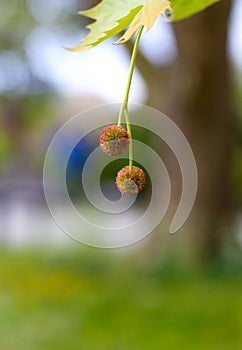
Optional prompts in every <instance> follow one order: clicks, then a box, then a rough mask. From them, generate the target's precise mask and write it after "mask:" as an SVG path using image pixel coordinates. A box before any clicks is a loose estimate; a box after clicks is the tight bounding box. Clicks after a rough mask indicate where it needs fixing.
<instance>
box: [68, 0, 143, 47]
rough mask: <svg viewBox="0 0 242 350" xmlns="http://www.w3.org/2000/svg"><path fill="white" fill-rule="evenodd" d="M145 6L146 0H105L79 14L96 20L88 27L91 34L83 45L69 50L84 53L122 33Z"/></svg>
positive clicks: (83, 41) (84, 40)
mask: <svg viewBox="0 0 242 350" xmlns="http://www.w3.org/2000/svg"><path fill="white" fill-rule="evenodd" d="M144 4H145V0H103V1H102V2H101V3H99V4H98V5H96V6H94V7H93V8H91V9H89V10H85V11H80V12H79V14H81V15H83V16H86V17H89V18H91V19H94V20H95V22H94V23H92V24H90V25H88V26H87V28H88V29H90V32H89V33H88V35H87V36H86V37H85V38H84V39H83V40H82V42H81V44H80V45H78V46H76V47H74V48H68V50H71V51H84V50H87V49H90V48H92V47H94V46H96V45H98V44H100V43H101V42H103V41H104V40H106V39H109V38H111V37H112V36H114V35H116V34H118V33H120V32H121V31H123V30H124V29H125V28H126V27H127V26H128V25H129V24H130V22H131V21H132V20H133V18H134V17H135V16H136V14H137V13H138V12H139V11H140V9H141V8H142V7H143V6H144Z"/></svg>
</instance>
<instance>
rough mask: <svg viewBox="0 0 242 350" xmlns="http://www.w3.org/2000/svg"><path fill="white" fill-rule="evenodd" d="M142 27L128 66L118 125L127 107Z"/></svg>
mask: <svg viewBox="0 0 242 350" xmlns="http://www.w3.org/2000/svg"><path fill="white" fill-rule="evenodd" d="M143 29H144V26H141V27H140V28H139V30H138V34H137V37H136V39H135V43H134V48H133V52H132V56H131V61H130V66H129V74H128V81H127V86H126V89H125V94H124V100H123V104H122V107H121V110H120V113H119V118H118V125H121V123H122V118H123V114H124V111H125V109H126V108H127V105H128V101H129V92H130V87H131V82H132V78H133V73H134V66H135V60H136V56H137V52H138V47H139V41H140V38H141V34H142V31H143Z"/></svg>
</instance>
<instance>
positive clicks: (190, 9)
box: [171, 0, 220, 22]
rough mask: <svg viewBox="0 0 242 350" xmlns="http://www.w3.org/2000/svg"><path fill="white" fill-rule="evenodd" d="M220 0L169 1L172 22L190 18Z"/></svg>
mask: <svg viewBox="0 0 242 350" xmlns="http://www.w3.org/2000/svg"><path fill="white" fill-rule="evenodd" d="M219 1H220V0H194V1H191V0H171V7H172V9H173V12H174V22H177V21H180V20H182V19H185V18H187V17H190V16H192V15H194V14H196V13H198V12H200V11H202V10H204V9H206V8H207V7H209V6H211V5H213V4H214V3H216V2H219Z"/></svg>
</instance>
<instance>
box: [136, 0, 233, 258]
mask: <svg viewBox="0 0 242 350" xmlns="http://www.w3.org/2000/svg"><path fill="white" fill-rule="evenodd" d="M231 2H232V1H231V0H223V1H221V2H220V3H218V4H216V5H213V6H211V7H210V8H208V9H207V10H205V11H203V12H201V13H199V14H198V15H196V16H193V17H191V18H189V19H187V20H184V21H181V22H178V23H175V24H174V26H173V28H174V32H175V37H176V40H177V47H178V58H177V60H176V62H175V63H174V64H173V65H172V67H169V68H167V69H164V67H163V68H161V67H154V66H153V67H148V64H147V62H145V61H144V60H145V58H144V57H142V55H141V56H140V58H139V60H140V62H138V65H139V68H140V71H141V73H142V74H143V75H144V77H145V78H146V81H147V84H148V89H149V100H148V102H147V103H148V104H149V105H151V106H153V107H155V108H157V109H159V110H161V111H162V112H165V113H167V115H168V116H169V117H171V118H172V119H173V120H174V121H175V122H176V123H177V124H178V125H179V126H180V128H181V129H182V131H183V132H184V134H185V136H186V137H187V139H188V141H189V143H190V145H191V147H192V149H193V152H194V155H195V158H196V161H197V167H198V176H199V185H198V186H199V187H198V195H197V199H196V205H195V207H194V210H193V218H194V222H195V226H194V227H193V230H192V231H193V232H192V236H193V238H194V243H195V244H194V248H195V249H196V250H195V251H196V254H197V257H199V259H201V260H211V259H213V258H216V257H218V256H219V254H220V252H221V248H222V245H223V238H224V237H223V231H224V230H223V228H224V225H225V224H226V220H227V219H228V217H229V216H228V214H229V211H230V209H231V198H230V169H231V166H230V162H231V157H232V142H233V113H232V107H231V100H230V78H229V62H228V57H227V33H228V20H229V14H230V9H231ZM175 187H176V186H175Z"/></svg>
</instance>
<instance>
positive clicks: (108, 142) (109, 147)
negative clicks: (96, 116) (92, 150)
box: [99, 124, 129, 156]
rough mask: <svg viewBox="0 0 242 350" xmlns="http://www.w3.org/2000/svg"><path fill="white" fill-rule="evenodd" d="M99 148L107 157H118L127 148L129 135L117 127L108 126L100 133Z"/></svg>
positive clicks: (120, 127)
mask: <svg viewBox="0 0 242 350" xmlns="http://www.w3.org/2000/svg"><path fill="white" fill-rule="evenodd" d="M99 141H100V147H101V149H102V150H103V152H104V153H106V154H107V155H108V156H119V155H121V154H123V153H124V152H125V151H126V149H127V148H128V147H129V134H128V132H127V130H126V129H124V128H123V127H122V126H119V125H116V124H114V125H108V126H106V127H105V128H104V129H103V131H102V132H101V135H100V138H99Z"/></svg>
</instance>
